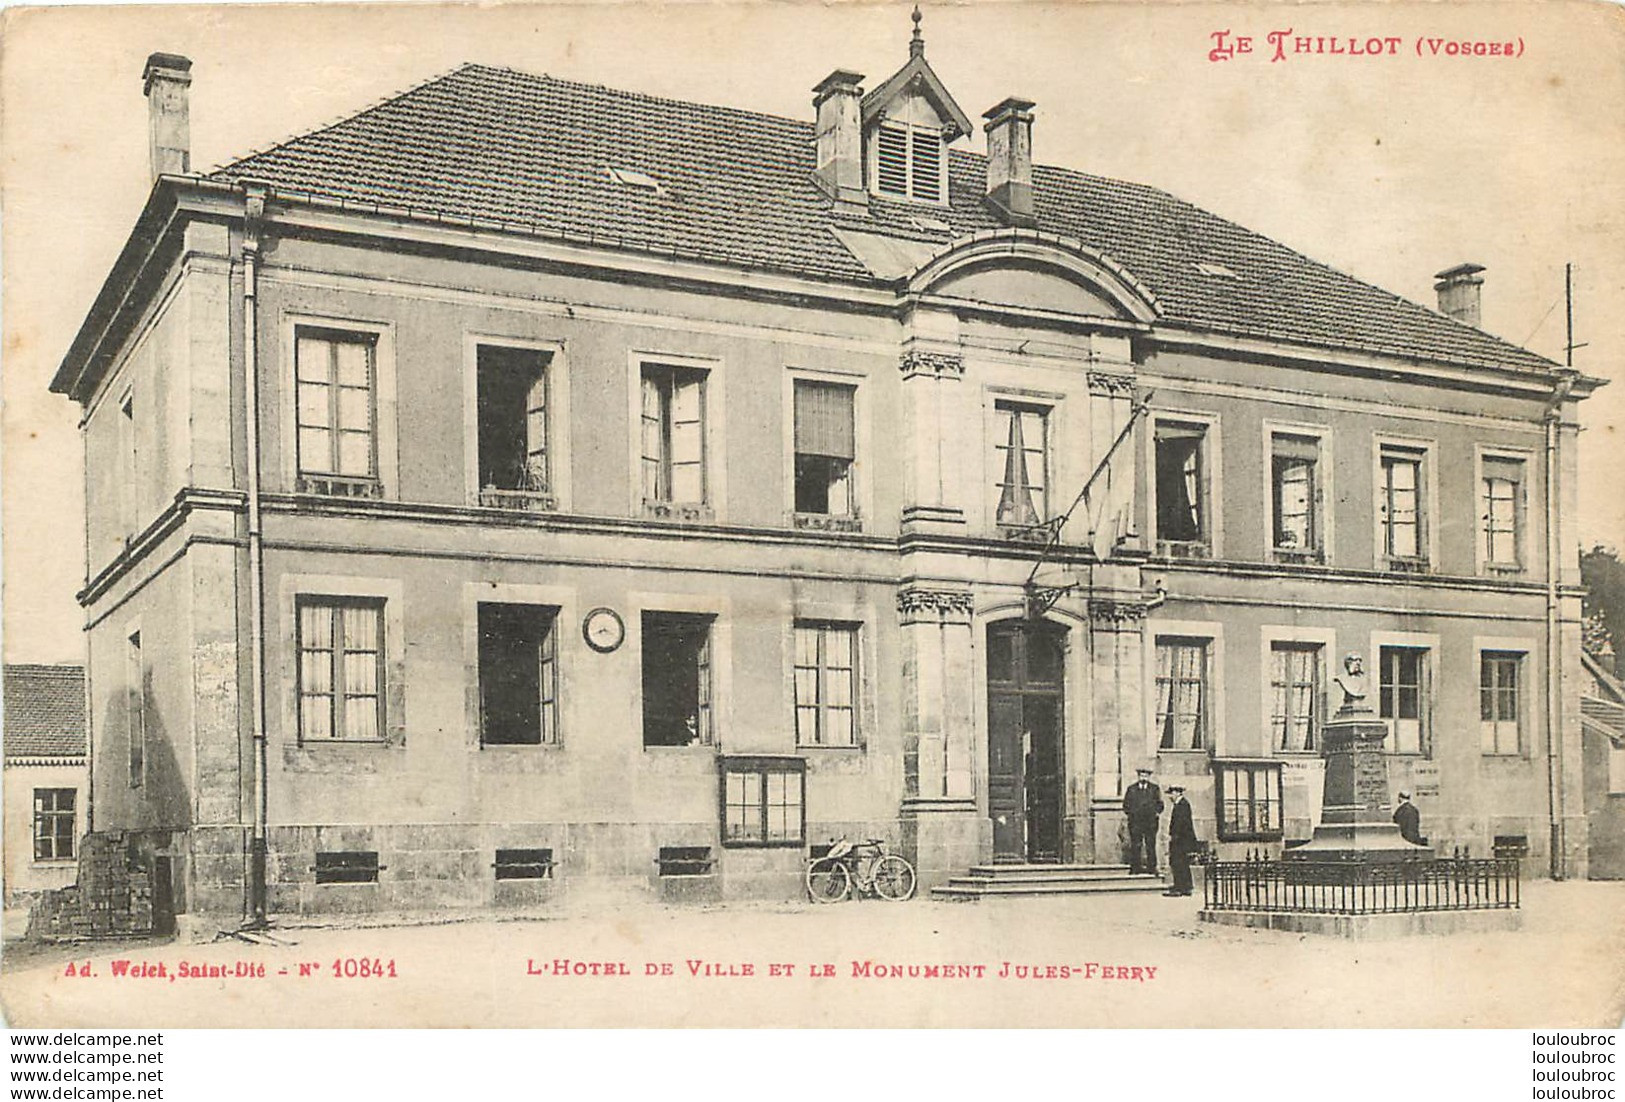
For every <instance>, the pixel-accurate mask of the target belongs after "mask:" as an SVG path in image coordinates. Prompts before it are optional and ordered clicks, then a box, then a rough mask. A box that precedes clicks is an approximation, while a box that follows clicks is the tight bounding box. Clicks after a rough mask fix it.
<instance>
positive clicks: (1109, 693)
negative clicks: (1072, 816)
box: [1078, 596, 1148, 863]
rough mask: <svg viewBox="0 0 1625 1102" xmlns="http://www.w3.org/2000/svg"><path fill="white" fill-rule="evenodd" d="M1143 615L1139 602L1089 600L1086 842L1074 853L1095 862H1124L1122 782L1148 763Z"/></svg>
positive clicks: (1128, 599)
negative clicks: (1089, 743)
mask: <svg viewBox="0 0 1625 1102" xmlns="http://www.w3.org/2000/svg"><path fill="white" fill-rule="evenodd" d="M1146 612H1147V608H1146V604H1145V602H1144V601H1143V600H1141V599H1139V598H1138V597H1128V596H1124V597H1115V596H1099V597H1091V598H1090V599H1089V675H1090V679H1091V686H1090V688H1091V690H1092V696H1093V701H1094V707H1093V710H1092V714H1091V717H1090V719H1091V722H1090V737H1091V740H1092V742H1093V746H1092V747H1091V750H1092V753H1091V758H1092V759H1093V766H1092V768H1093V773H1092V775H1091V777H1090V778H1089V822H1088V837H1087V838H1079V839H1078V842H1079V845H1078V852H1079V853H1080V854H1084V853H1087V854H1088V855H1089V856H1090V858H1091V859H1092V860H1094V861H1098V862H1105V863H1117V862H1120V861H1122V860H1123V854H1124V852H1125V847H1126V846H1127V839H1126V836H1125V834H1124V829H1125V828H1124V823H1123V788H1124V782H1125V779H1126V778H1127V777H1129V776H1132V775H1133V772H1134V770H1135V768H1136V767H1138V766H1140V765H1142V764H1144V763H1145V762H1146V761H1147V760H1148V751H1147V750H1146V732H1145V703H1144V701H1145V687H1144V654H1145V645H1144V639H1145V617H1146ZM1079 859H1080V860H1081V859H1083V858H1082V857H1081V856H1080V858H1079Z"/></svg>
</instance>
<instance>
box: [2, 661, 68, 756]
mask: <svg viewBox="0 0 1625 1102" xmlns="http://www.w3.org/2000/svg"><path fill="white" fill-rule="evenodd" d="M5 694H6V713H5V714H6V725H5V729H4V730H3V731H0V741H3V742H4V744H5V756H6V757H7V758H51V757H83V756H84V753H85V670H84V667H83V666H27V665H8V666H7V667H6V670H5Z"/></svg>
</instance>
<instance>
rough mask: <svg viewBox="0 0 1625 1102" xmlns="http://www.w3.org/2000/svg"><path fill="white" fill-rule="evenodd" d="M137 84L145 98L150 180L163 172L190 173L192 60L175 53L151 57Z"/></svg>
mask: <svg viewBox="0 0 1625 1102" xmlns="http://www.w3.org/2000/svg"><path fill="white" fill-rule="evenodd" d="M141 83H142V85H143V87H142V89H141V91H142V93H143V94H144V95H145V96H146V97H147V135H148V147H147V148H148V151H149V153H150V155H151V165H152V175H153V179H157V178H158V177H159V176H160V175H163V174H165V173H169V174H179V173H184V172H190V171H191V168H192V122H191V118H192V116H191V107H190V103H189V99H190V89H191V85H192V60H191V59H190V58H186V57H181V56H180V55H179V54H152V55H150V56H149V57H148V58H147V67H146V69H145V70H143V71H142V73H141Z"/></svg>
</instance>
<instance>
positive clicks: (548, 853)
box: [493, 849, 553, 880]
mask: <svg viewBox="0 0 1625 1102" xmlns="http://www.w3.org/2000/svg"><path fill="white" fill-rule="evenodd" d="M493 867H494V868H495V869H496V872H497V879H498V880H551V879H553V851H552V850H550V849H499V850H497V862H496V864H495V865H494V866H493Z"/></svg>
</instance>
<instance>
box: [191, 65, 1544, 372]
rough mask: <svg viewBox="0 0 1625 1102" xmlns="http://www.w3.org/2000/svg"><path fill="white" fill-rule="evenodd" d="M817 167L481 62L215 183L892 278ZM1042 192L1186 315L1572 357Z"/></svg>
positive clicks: (798, 270) (960, 201) (1162, 203)
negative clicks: (636, 179) (841, 215)
mask: <svg viewBox="0 0 1625 1102" xmlns="http://www.w3.org/2000/svg"><path fill="white" fill-rule="evenodd" d="M809 113H810V112H809ZM612 167H613V168H617V169H631V170H635V171H638V172H643V173H647V174H649V175H650V176H652V177H654V178H655V179H656V180H657V181H659V183H660V184H661V190H660V191H659V192H658V193H651V192H648V191H641V190H637V189H633V188H629V187H627V186H626V185H625V184H622V183H617V182H616V181H614V180H613V179H612V178H611V176H610V173H609V171H608V170H609V169H610V168H612ZM812 172H813V127H812V124H811V122H810V121H800V120H792V119H783V118H777V117H775V116H771V115H763V114H757V113H753V112H749V111H741V110H736V109H734V108H729V107H713V106H706V105H701V104H694V103H683V102H679V101H676V100H669V99H660V98H656V97H652V96H646V95H640V94H636V93H631V92H622V91H617V90H614V89H610V88H604V87H601V86H597V85H587V84H578V83H573V82H570V81H564V80H556V79H554V78H552V77H547V76H535V75H532V74H527V73H521V72H516V71H514V70H510V69H500V68H492V67H488V66H483V65H467V66H464V67H462V68H460V69H457V70H455V71H453V72H451V73H449V74H447V75H445V76H442V77H439V78H436V79H434V80H431V81H428V82H427V83H425V84H422V85H419V86H417V87H416V88H413V89H411V90H410V91H407V92H405V93H403V94H401V95H398V96H395V97H394V98H392V99H388V100H385V101H384V102H383V103H380V104H378V105H376V106H374V107H371V108H368V109H367V110H365V111H362V112H361V113H359V114H357V115H355V116H353V117H351V118H349V119H346V120H344V121H341V122H338V123H335V124H334V125H331V126H328V127H326V128H324V129H321V130H318V131H315V132H313V133H311V134H307V135H305V136H303V137H298V138H294V139H292V140H291V141H288V142H285V143H283V144H281V145H278V146H276V147H274V148H272V149H269V150H265V151H263V152H260V153H256V154H253V155H251V156H249V157H246V158H244V159H242V160H240V161H237V162H235V163H234V164H231V165H228V166H226V167H224V168H222V169H220V170H218V171H217V172H215V173H214V174H213V179H215V180H220V181H239V180H243V179H256V180H262V181H265V182H267V183H270V184H271V185H272V186H273V187H275V188H276V189H277V190H278V191H280V192H283V193H302V194H306V195H310V196H319V197H322V198H326V199H335V200H345V201H353V202H358V203H362V204H378V205H381V206H386V207H393V208H397V209H407V210H413V211H420V212H424V213H432V214H435V215H438V216H441V217H451V218H462V219H479V220H484V221H499V222H506V223H510V224H513V226H514V228H515V229H519V230H523V231H524V232H528V233H533V234H538V235H541V236H544V237H550V238H559V239H567V240H575V241H587V242H597V243H602V244H604V245H608V246H614V247H618V248H625V249H633V250H640V251H647V252H652V253H660V254H666V255H673V256H680V257H687V258H692V259H697V260H705V261H713V262H718V263H725V264H730V265H738V266H746V267H754V268H762V269H769V270H775V271H780V272H786V273H793V274H800V275H806V276H813V277H819V278H825V279H832V280H839V281H843V282H851V283H878V282H881V280H879V279H878V278H877V277H876V276H874V275H873V274H872V273H871V272H870V271H869V270H868V269H867V268H865V267H864V266H863V265H862V264H860V263H859V262H858V261H857V259H855V258H854V256H853V255H852V254H851V253H850V252H849V251H848V250H847V249H846V248H845V247H844V246H843V245H842V244H841V243H840V241H839V240H838V239H837V238H836V236H835V235H834V234H833V233H832V232H830V231H831V230H832V229H833V228H834V227H835V226H836V225H837V224H838V221H837V216H836V215H835V214H834V212H833V210H832V207H831V204H830V202H829V201H828V200H827V199H826V198H825V196H824V195H823V193H822V192H821V191H820V190H819V189H818V188H817V187H816V186H815V185H814V183H813V180H812ZM985 183H986V164H985V159H984V158H983V157H982V156H981V155H980V154H975V153H971V152H966V151H962V150H954V151H953V152H952V158H951V162H950V169H949V191H950V204H949V209H947V210H938V209H936V208H927V210H928V211H929V213H930V214H931V215H932V216H933V217H937V218H940V219H942V220H943V221H945V222H947V223H948V224H949V225H950V227H951V230H950V231H949V232H947V233H943V232H937V233H933V232H931V231H929V230H922V229H921V228H920V227H919V226H918V225H917V224H915V223H914V222H913V221H912V219H911V215H913V214H916V213H919V212H920V211H921V208H920V207H918V206H914V205H910V204H907V203H900V202H894V201H887V200H883V199H872V200H871V202H870V210H871V214H872V218H871V219H869V220H867V221H865V222H863V223H862V225H861V228H863V229H865V230H868V231H870V232H894V233H897V234H900V235H905V236H909V237H913V238H916V239H935V240H937V241H939V242H941V243H946V242H947V241H949V240H950V239H952V238H954V237H959V236H963V235H965V234H969V233H973V232H975V231H977V230H988V229H997V228H999V227H1000V223H999V222H998V220H997V219H996V218H995V217H994V216H993V215H992V214H991V213H990V212H989V211H988V210H987V209H986V207H985V206H984V204H983V200H982V197H983V194H984V192H985ZM1034 193H1035V204H1036V209H1037V216H1038V226H1039V229H1040V230H1042V231H1045V232H1048V233H1054V234H1059V235H1062V236H1066V237H1071V238H1075V239H1077V240H1078V241H1080V242H1081V243H1082V244H1084V245H1085V246H1087V247H1089V248H1091V249H1094V250H1096V251H1098V252H1101V253H1104V254H1106V255H1107V256H1109V257H1110V258H1111V259H1113V260H1115V261H1116V262H1117V263H1119V264H1121V265H1122V266H1124V267H1125V268H1127V269H1128V270H1129V271H1130V272H1132V273H1133V274H1134V275H1135V276H1136V277H1138V279H1139V280H1141V281H1142V282H1143V283H1144V284H1145V285H1146V286H1147V287H1149V288H1150V290H1151V291H1152V293H1153V294H1154V295H1155V296H1156V298H1157V300H1158V301H1159V302H1160V304H1161V306H1162V308H1163V319H1164V320H1165V321H1166V322H1169V323H1173V324H1176V325H1186V326H1190V327H1194V328H1198V329H1205V330H1213V331H1220V332H1225V333H1230V334H1235V335H1242V336H1254V337H1263V338H1275V339H1282V340H1288V341H1295V342H1301V343H1306V344H1311V345H1318V346H1330V347H1337V348H1349V349H1359V350H1367V351H1373V352H1379V353H1386V354H1392V355H1398V356H1406V357H1419V358H1424V359H1433V360H1440V361H1448V362H1455V363H1464V364H1472V365H1493V366H1502V367H1512V368H1520V369H1525V370H1533V371H1544V370H1549V369H1551V368H1553V367H1554V366H1555V365H1554V364H1553V363H1552V362H1551V361H1549V360H1546V359H1544V358H1543V357H1540V356H1537V355H1535V354H1534V353H1531V352H1528V351H1526V350H1524V349H1522V348H1518V347H1516V346H1515V345H1512V344H1509V343H1507V342H1505V341H1502V340H1500V339H1498V338H1496V337H1493V336H1491V335H1489V334H1487V333H1484V332H1482V331H1481V330H1478V329H1476V328H1474V327H1472V326H1469V325H1465V324H1463V323H1460V322H1457V321H1455V320H1453V319H1451V318H1447V317H1445V316H1444V315H1442V314H1439V313H1437V312H1435V311H1433V310H1430V309H1427V308H1425V307H1423V306H1419V305H1417V304H1416V303H1413V302H1409V301H1407V300H1405V299H1402V298H1399V297H1398V296H1396V295H1393V294H1391V293H1389V292H1387V291H1383V290H1380V289H1379V288H1376V287H1373V286H1371V285H1369V284H1366V283H1362V282H1361V281H1359V280H1357V279H1354V278H1353V277H1351V276H1348V275H1345V274H1343V273H1341V272H1338V271H1335V270H1333V269H1331V268H1328V267H1326V266H1325V265H1322V264H1319V263H1316V262H1314V261H1312V260H1309V259H1307V258H1306V257H1304V256H1302V255H1300V254H1298V253H1296V252H1294V251H1292V250H1291V249H1289V248H1287V247H1285V246H1284V245H1280V244H1278V243H1276V242H1274V241H1271V240H1269V239H1268V238H1265V237H1262V236H1260V235H1259V234H1256V233H1253V232H1252V231H1250V230H1247V229H1244V228H1242V227H1241V226H1238V225H1236V224H1234V223H1232V222H1228V221H1226V220H1225V219H1223V218H1219V217H1218V216H1216V215H1213V214H1209V213H1208V212H1206V211H1203V210H1201V209H1199V208H1197V207H1194V206H1192V205H1191V204H1189V203H1187V202H1185V201H1183V200H1181V199H1177V198H1175V197H1174V196H1172V195H1169V194H1168V193H1166V192H1163V191H1159V190H1158V189H1156V188H1152V187H1147V186H1145V185H1142V184H1132V183H1124V182H1121V181H1117V180H1108V179H1105V178H1102V177H1099V176H1090V175H1086V174H1084V173H1081V172H1073V171H1071V170H1068V169H1062V168H1054V167H1050V166H1044V165H1040V166H1037V167H1036V168H1035V170H1034ZM847 224H853V223H851V222H848V223H847ZM1198 264H1205V265H1208V266H1210V271H1207V272H1204V271H1203V270H1201V269H1199V268H1198V267H1197V265H1198ZM1214 265H1217V266H1219V267H1220V269H1221V270H1220V271H1218V272H1217V273H1215V272H1213V271H1212V270H1211V266H1214ZM1222 269H1229V271H1230V272H1232V273H1234V277H1233V278H1232V277H1231V276H1229V275H1225V274H1223V273H1222Z"/></svg>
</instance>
